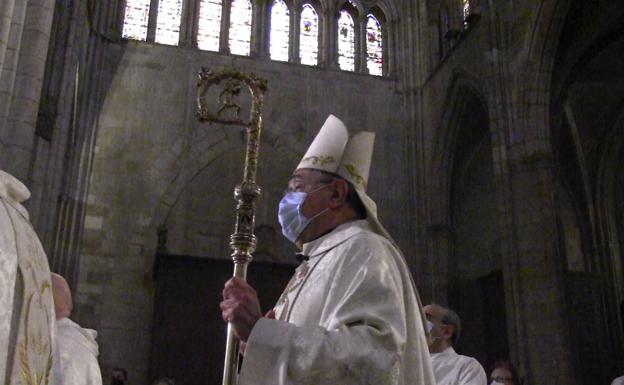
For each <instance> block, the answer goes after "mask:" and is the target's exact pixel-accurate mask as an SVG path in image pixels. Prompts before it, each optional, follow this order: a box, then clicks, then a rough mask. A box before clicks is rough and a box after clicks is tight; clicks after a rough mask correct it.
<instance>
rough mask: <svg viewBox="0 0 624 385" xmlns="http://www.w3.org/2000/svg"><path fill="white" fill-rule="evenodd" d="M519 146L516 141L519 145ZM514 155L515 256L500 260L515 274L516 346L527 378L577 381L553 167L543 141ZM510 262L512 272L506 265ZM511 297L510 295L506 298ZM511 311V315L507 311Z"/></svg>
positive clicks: (531, 380)
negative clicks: (567, 308) (570, 337)
mask: <svg viewBox="0 0 624 385" xmlns="http://www.w3.org/2000/svg"><path fill="white" fill-rule="evenodd" d="M519 146H520V145H519ZM522 147H524V148H523V149H522V152H523V154H522V155H520V156H518V155H517V154H516V155H512V157H513V160H512V161H511V162H510V175H509V180H510V202H511V205H512V226H513V229H512V230H511V231H512V234H511V235H510V236H511V237H512V239H513V240H514V241H515V249H516V250H515V255H511V256H506V257H504V259H503V266H504V269H506V270H505V271H504V274H512V275H514V277H513V278H514V279H512V282H513V286H514V287H512V288H511V289H512V292H516V293H518V296H517V297H516V300H517V301H518V302H516V303H514V304H513V306H508V307H507V308H508V309H509V308H510V307H511V308H513V309H514V310H515V311H514V313H515V314H514V317H517V319H516V321H517V324H518V325H520V328H519V330H518V331H519V332H520V333H519V334H518V335H517V338H519V339H518V340H517V341H512V342H513V343H517V345H516V346H517V351H518V354H519V356H521V357H520V360H521V362H523V363H524V366H525V368H526V369H527V374H528V378H527V380H528V383H530V384H542V383H557V384H571V385H573V384H577V383H578V380H577V379H576V378H575V374H574V373H575V370H574V367H573V357H572V349H571V348H572V346H571V341H570V339H569V334H568V333H566V332H565V331H566V330H567V325H568V324H567V322H566V299H565V281H564V278H565V277H564V271H563V270H564V268H565V266H564V264H563V261H562V258H563V257H562V255H561V253H560V252H559V235H558V229H557V218H556V209H555V204H554V201H553V199H554V198H553V194H552V191H554V172H553V161H552V159H551V156H552V154H551V153H550V152H549V151H547V150H545V148H547V145H542V146H540V148H538V146H537V145H535V146H533V147H534V148H533V149H531V147H530V145H528V144H526V145H524V146H522ZM511 266H514V269H513V271H510V270H509V268H510V267H511ZM508 298H509V297H508ZM510 315H511V314H510Z"/></svg>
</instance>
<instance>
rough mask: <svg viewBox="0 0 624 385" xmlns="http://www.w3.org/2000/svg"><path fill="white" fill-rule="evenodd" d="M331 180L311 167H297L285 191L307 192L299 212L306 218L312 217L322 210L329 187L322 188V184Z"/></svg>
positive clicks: (324, 206)
mask: <svg viewBox="0 0 624 385" xmlns="http://www.w3.org/2000/svg"><path fill="white" fill-rule="evenodd" d="M331 182H332V178H330V177H328V176H326V175H323V174H321V173H320V172H318V171H315V170H311V169H305V168H304V169H298V170H296V171H295V172H294V173H293V175H292V176H291V177H290V180H289V181H288V189H287V192H293V191H294V192H305V193H308V195H307V196H306V199H305V202H304V203H303V206H302V207H301V209H302V210H301V212H302V214H303V215H305V217H306V218H312V217H314V216H315V215H316V214H318V213H320V212H321V211H322V210H324V209H325V208H326V207H327V205H326V198H327V195H328V194H327V193H328V190H329V189H323V188H322V187H323V186H324V185H327V184H329V183H331Z"/></svg>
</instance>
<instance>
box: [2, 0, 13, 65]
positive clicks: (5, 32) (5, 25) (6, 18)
mask: <svg viewBox="0 0 624 385" xmlns="http://www.w3.org/2000/svg"><path fill="white" fill-rule="evenodd" d="M14 8H15V0H3V1H2V2H1V3H0V73H2V67H3V63H4V55H5V53H6V49H7V45H8V44H9V31H11V20H12V19H13V9H14Z"/></svg>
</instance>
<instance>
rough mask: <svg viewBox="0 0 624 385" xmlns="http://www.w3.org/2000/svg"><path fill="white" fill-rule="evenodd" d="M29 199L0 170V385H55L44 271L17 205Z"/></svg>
mask: <svg viewBox="0 0 624 385" xmlns="http://www.w3.org/2000/svg"><path fill="white" fill-rule="evenodd" d="M29 196H30V192H29V191H28V189H27V188H26V186H24V185H23V184H22V183H21V182H20V181H18V180H17V179H16V178H14V177H13V176H11V175H9V174H7V173H5V172H4V171H2V170H0V384H10V385H27V384H38V385H50V384H56V383H57V382H56V381H55V379H54V378H53V376H52V375H51V373H52V367H53V366H55V365H56V361H55V360H54V350H55V348H56V342H55V336H56V333H55V328H54V320H55V316H54V300H53V299H52V285H51V282H50V267H49V266H48V259H47V257H46V255H45V252H44V251H43V247H42V246H41V243H40V242H39V238H37V234H35V231H34V229H33V228H32V225H31V224H30V221H29V220H28V212H27V211H26V209H25V208H24V206H22V205H21V204H20V202H23V201H24V200H26V199H28V197H29Z"/></svg>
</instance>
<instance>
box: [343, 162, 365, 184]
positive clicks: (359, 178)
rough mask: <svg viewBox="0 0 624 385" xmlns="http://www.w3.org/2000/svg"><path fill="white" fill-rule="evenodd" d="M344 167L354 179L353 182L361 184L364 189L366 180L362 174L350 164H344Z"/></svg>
mask: <svg viewBox="0 0 624 385" xmlns="http://www.w3.org/2000/svg"><path fill="white" fill-rule="evenodd" d="M345 169H346V170H347V171H348V172H349V174H351V176H352V177H353V178H354V179H355V184H361V185H362V187H364V190H366V181H365V180H364V178H362V176H361V175H360V174H359V173H358V172H357V169H356V168H355V166H354V165H352V164H345Z"/></svg>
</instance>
